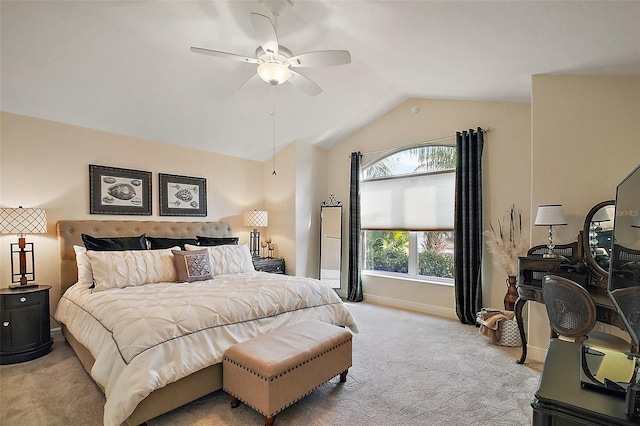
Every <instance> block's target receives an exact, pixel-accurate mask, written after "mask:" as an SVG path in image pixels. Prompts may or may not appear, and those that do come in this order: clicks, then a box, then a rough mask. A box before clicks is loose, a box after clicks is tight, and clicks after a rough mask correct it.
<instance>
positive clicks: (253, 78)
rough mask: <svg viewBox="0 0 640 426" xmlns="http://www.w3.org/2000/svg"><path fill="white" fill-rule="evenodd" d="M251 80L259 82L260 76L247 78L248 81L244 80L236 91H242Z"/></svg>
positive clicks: (254, 75)
mask: <svg viewBox="0 0 640 426" xmlns="http://www.w3.org/2000/svg"><path fill="white" fill-rule="evenodd" d="M252 80H260V76H259V75H258V74H253V75H252V76H251V77H249V78H248V79H246V80H245V81H244V83H242V84H241V85H240V87H238V89H242V88H243V87H244V85H245V84H247V83H249V82H250V81H252Z"/></svg>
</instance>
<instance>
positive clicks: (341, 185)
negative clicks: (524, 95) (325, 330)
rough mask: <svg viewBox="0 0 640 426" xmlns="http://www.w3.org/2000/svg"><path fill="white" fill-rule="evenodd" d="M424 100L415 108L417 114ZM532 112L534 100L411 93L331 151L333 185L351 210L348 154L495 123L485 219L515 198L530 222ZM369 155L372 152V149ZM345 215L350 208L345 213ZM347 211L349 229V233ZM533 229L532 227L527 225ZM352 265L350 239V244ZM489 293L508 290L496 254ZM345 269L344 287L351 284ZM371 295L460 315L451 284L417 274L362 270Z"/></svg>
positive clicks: (498, 296) (488, 147) (494, 300)
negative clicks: (395, 276) (394, 276)
mask: <svg viewBox="0 0 640 426" xmlns="http://www.w3.org/2000/svg"><path fill="white" fill-rule="evenodd" d="M414 106H418V107H419V111H418V113H417V114H413V113H412V112H411V109H412V107H414ZM530 117H531V110H530V105H529V104H521V103H503V102H469V101H444V100H429V99H412V100H409V101H407V102H404V103H402V104H400V105H399V106H397V107H396V108H394V109H393V110H391V111H389V112H388V113H387V114H385V115H383V116H382V117H380V118H379V119H377V120H376V121H374V122H373V123H371V124H370V125H368V126H366V127H364V128H363V129H360V130H359V131H357V132H356V133H354V134H352V135H351V136H349V137H347V138H346V139H345V140H343V141H342V142H341V143H340V144H338V145H336V146H335V147H334V148H332V149H331V150H330V151H329V159H328V170H329V172H328V177H329V180H328V191H329V192H334V193H335V194H336V196H337V197H338V199H341V200H343V201H345V211H346V210H347V209H348V202H347V201H348V197H349V167H350V165H349V164H350V160H349V154H350V153H351V152H353V151H361V152H362V153H363V154H366V155H365V156H364V158H363V162H365V163H366V162H369V161H371V160H373V159H375V158H376V157H380V156H382V155H384V152H375V151H379V150H385V149H393V148H397V147H402V146H410V145H413V144H416V143H418V142H420V141H425V140H433V139H440V138H443V137H449V136H451V138H450V139H448V140H443V141H442V142H441V143H443V144H451V145H455V139H454V138H453V136H455V132H456V131H457V130H465V129H469V128H476V127H482V128H484V129H487V128H488V129H489V132H488V133H487V135H486V141H485V146H484V153H483V163H484V175H483V183H484V206H483V208H484V223H485V226H488V223H489V221H490V220H491V221H494V220H496V219H498V218H502V216H503V215H504V214H505V213H506V211H507V210H508V209H509V208H510V206H511V204H512V203H515V204H516V205H517V206H518V207H520V208H522V209H523V210H524V218H523V220H524V222H525V223H526V224H528V223H530V219H529V210H530V206H529V203H530V195H529V188H530V185H531V181H530V169H531V157H530V152H531V137H530V134H531V122H530ZM367 153H371V154H367ZM345 214H346V213H345ZM347 218H348V216H346V215H345V228H344V230H343V233H344V235H347V234H346V232H347V226H348V224H347V222H348V220H347ZM526 232H528V225H527V231H526ZM343 251H344V253H345V257H344V260H343V262H344V264H345V265H346V264H347V260H346V256H347V251H348V246H347V242H346V241H345V242H344V245H343ZM484 259H485V261H484V270H483V282H484V285H483V289H484V290H483V292H484V301H485V302H484V304H485V306H494V307H501V306H503V299H504V295H505V292H506V286H505V280H506V278H507V277H506V274H505V273H504V272H503V271H501V270H498V269H496V268H495V267H494V266H493V263H492V261H491V255H490V254H489V253H488V252H486V250H485V253H484ZM346 282H347V281H346V271H345V272H344V273H343V287H345V286H346ZM363 288H364V293H365V300H368V301H374V302H378V303H383V304H387V305H392V306H398V307H403V308H407V309H412V310H417V311H421V312H427V313H432V314H436V315H442V316H448V317H452V318H455V317H456V315H455V301H454V292H453V287H451V286H442V285H436V284H428V283H424V282H418V281H412V280H389V279H386V278H381V277H372V276H366V275H365V276H364V277H363Z"/></svg>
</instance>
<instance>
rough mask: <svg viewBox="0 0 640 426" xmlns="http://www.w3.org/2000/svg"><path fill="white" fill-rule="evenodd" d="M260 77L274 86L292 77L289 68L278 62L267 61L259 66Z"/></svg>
mask: <svg viewBox="0 0 640 426" xmlns="http://www.w3.org/2000/svg"><path fill="white" fill-rule="evenodd" d="M258 75H259V76H260V78H261V79H262V80H263V81H264V82H266V83H269V84H271V85H273V86H275V85H278V84H282V83H284V82H286V81H287V80H289V78H291V76H292V74H291V71H289V67H288V66H286V65H285V64H283V63H281V62H277V61H265V62H263V63H261V64H260V65H258Z"/></svg>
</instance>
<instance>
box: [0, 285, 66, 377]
mask: <svg viewBox="0 0 640 426" xmlns="http://www.w3.org/2000/svg"><path fill="white" fill-rule="evenodd" d="M50 288H51V286H48V285H38V286H35V287H28V288H25V289H9V288H3V289H0V321H1V323H0V364H15V363H18V362H23V361H30V360H32V359H36V358H39V357H41V356H43V355H46V354H48V353H49V352H51V345H52V344H53V339H51V329H50V325H49V289H50Z"/></svg>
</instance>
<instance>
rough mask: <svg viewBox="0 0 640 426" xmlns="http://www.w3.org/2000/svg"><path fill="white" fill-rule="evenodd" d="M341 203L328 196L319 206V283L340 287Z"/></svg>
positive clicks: (330, 195)
mask: <svg viewBox="0 0 640 426" xmlns="http://www.w3.org/2000/svg"><path fill="white" fill-rule="evenodd" d="M341 265H342V203H341V202H340V201H338V200H336V198H335V196H334V195H333V194H329V197H327V199H326V200H324V201H323V202H322V203H321V204H320V281H323V282H325V283H327V284H329V285H330V286H331V287H333V288H340V287H341V281H340V280H341V276H342V268H341Z"/></svg>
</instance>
